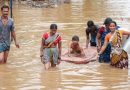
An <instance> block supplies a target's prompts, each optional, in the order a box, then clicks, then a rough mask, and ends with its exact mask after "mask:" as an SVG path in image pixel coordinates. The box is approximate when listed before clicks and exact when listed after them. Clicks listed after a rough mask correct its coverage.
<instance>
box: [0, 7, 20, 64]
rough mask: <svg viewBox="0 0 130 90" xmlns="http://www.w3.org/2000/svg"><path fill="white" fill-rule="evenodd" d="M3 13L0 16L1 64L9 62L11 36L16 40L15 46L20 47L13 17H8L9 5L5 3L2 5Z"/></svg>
mask: <svg viewBox="0 0 130 90" xmlns="http://www.w3.org/2000/svg"><path fill="white" fill-rule="evenodd" d="M1 13H2V16H1V17H0V64H3V63H6V62H7V58H8V54H9V50H10V44H11V38H10V37H12V39H13V40H14V42H15V46H16V47H17V48H19V44H18V43H17V40H16V34H15V30H14V22H13V20H12V19H11V18H9V17H8V14H9V6H7V5H3V6H2V7H1ZM10 35H11V36H10Z"/></svg>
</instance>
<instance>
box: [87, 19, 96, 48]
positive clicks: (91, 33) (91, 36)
mask: <svg viewBox="0 0 130 90" xmlns="http://www.w3.org/2000/svg"><path fill="white" fill-rule="evenodd" d="M97 32H98V26H97V25H95V24H94V22H93V21H92V20H89V21H88V22H87V28H86V47H88V44H89V43H90V46H95V47H96V46H97V44H96V35H97Z"/></svg>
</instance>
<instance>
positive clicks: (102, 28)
mask: <svg viewBox="0 0 130 90" xmlns="http://www.w3.org/2000/svg"><path fill="white" fill-rule="evenodd" d="M104 31H105V27H103V26H102V27H100V29H99V31H98V32H99V33H100V34H101V35H102V33H103V32H104Z"/></svg>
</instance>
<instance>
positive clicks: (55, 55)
mask: <svg viewBox="0 0 130 90" xmlns="http://www.w3.org/2000/svg"><path fill="white" fill-rule="evenodd" d="M61 42H62V41H61V36H60V35H59V33H58V32H57V25H56V24H51V25H50V32H46V33H44V34H43V36H42V41H41V48H40V57H41V58H42V62H43V64H44V65H45V69H49V68H50V67H55V66H56V65H57V64H59V62H60V60H61V46H62V45H61Z"/></svg>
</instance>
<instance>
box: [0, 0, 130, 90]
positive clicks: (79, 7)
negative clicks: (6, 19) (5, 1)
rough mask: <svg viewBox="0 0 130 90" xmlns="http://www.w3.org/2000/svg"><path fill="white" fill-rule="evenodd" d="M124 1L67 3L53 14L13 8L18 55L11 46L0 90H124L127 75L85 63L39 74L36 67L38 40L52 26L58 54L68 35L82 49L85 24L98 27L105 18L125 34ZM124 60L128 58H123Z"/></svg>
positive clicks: (128, 4) (129, 88)
mask: <svg viewBox="0 0 130 90" xmlns="http://www.w3.org/2000/svg"><path fill="white" fill-rule="evenodd" d="M129 11H130V0H71V3H70V4H62V5H59V6H58V7H56V8H34V7H30V6H27V5H18V4H14V6H13V18H14V22H15V29H16V34H17V39H18V42H19V43H20V49H17V48H16V47H15V46H14V43H12V44H11V50H10V54H9V58H8V62H7V64H4V65H0V90H130V70H125V69H124V70H122V69H117V68H113V67H111V66H110V65H109V64H103V63H98V62H91V63H88V64H84V65H75V64H72V63H67V62H61V64H60V65H59V66H58V67H56V68H51V69H50V70H48V71H45V70H44V67H43V64H42V63H41V61H40V57H39V52H40V41H41V37H42V34H43V33H44V32H47V31H49V25H50V24H51V23H57V24H58V31H59V33H60V34H61V35H62V39H63V46H62V47H63V50H65V49H66V48H67V46H68V42H69V41H70V40H71V37H72V35H75V34H76V35H78V36H80V42H81V45H85V43H84V42H85V40H86V36H85V28H86V22H87V21H88V20H90V19H91V20H93V21H94V22H95V24H99V25H101V24H102V23H103V21H104V19H105V18H106V17H112V19H114V20H115V21H117V24H118V25H120V26H123V27H125V28H128V29H130V12H129ZM129 54H130V53H129Z"/></svg>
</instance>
